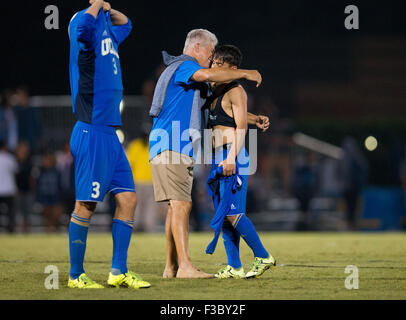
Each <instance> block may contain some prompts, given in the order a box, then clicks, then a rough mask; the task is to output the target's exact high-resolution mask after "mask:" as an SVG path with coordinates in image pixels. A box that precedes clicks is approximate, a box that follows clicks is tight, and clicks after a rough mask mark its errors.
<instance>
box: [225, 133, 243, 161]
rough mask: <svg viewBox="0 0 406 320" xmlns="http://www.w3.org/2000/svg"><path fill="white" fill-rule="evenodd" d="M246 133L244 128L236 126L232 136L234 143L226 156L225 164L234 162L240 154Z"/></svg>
mask: <svg viewBox="0 0 406 320" xmlns="http://www.w3.org/2000/svg"><path fill="white" fill-rule="evenodd" d="M246 133H247V129H246V127H243V126H241V127H239V126H237V128H236V131H235V136H234V141H233V142H232V145H231V148H230V152H229V154H228V156H227V162H229V163H233V162H235V161H236V158H237V155H238V154H239V153H240V151H241V148H242V147H243V145H244V143H245V135H246Z"/></svg>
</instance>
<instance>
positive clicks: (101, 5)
mask: <svg viewBox="0 0 406 320" xmlns="http://www.w3.org/2000/svg"><path fill="white" fill-rule="evenodd" d="M89 3H90V4H91V5H93V4H94V3H98V4H99V6H100V8H101V7H103V6H104V1H103V0H90V1H89Z"/></svg>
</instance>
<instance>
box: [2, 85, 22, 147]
mask: <svg viewBox="0 0 406 320" xmlns="http://www.w3.org/2000/svg"><path fill="white" fill-rule="evenodd" d="M12 97H13V92H12V91H11V90H9V89H6V90H4V91H3V92H2V97H1V106H0V140H2V141H4V142H5V144H6V146H7V149H8V150H10V151H12V152H14V151H15V149H16V148H17V144H18V139H19V137H18V122H17V116H16V113H15V110H14V108H13V103H12Z"/></svg>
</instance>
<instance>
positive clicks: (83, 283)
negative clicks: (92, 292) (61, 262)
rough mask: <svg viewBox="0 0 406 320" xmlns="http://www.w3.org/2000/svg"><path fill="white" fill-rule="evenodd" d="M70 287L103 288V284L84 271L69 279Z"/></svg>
mask: <svg viewBox="0 0 406 320" xmlns="http://www.w3.org/2000/svg"><path fill="white" fill-rule="evenodd" d="M68 288H79V289H103V288H104V287H103V286H102V285H101V284H98V283H97V282H95V281H93V280H92V279H90V278H89V277H88V276H87V275H86V274H84V273H82V274H81V275H80V276H79V277H78V278H76V279H71V277H69V280H68Z"/></svg>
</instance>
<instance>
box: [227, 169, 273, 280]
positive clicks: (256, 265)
mask: <svg viewBox="0 0 406 320" xmlns="http://www.w3.org/2000/svg"><path fill="white" fill-rule="evenodd" d="M241 178H242V180H243V183H242V188H241V189H240V190H238V191H237V192H236V193H235V196H234V197H233V200H232V201H233V203H232V204H233V205H232V209H231V212H232V213H233V211H235V212H240V213H238V214H234V215H232V216H231V215H230V216H228V217H227V219H228V220H229V221H230V222H231V223H232V225H233V227H234V229H235V230H236V231H237V232H238V233H239V234H240V236H241V237H242V238H243V239H244V241H245V242H246V243H247V245H248V246H249V247H250V249H251V250H252V252H253V253H254V262H253V265H252V267H251V269H250V270H249V271H248V272H247V274H246V275H245V278H247V279H248V278H258V277H260V276H261V275H262V274H263V273H264V272H265V271H266V270H268V269H270V268H271V267H273V266H275V265H276V261H275V259H274V257H273V256H272V255H271V254H269V253H268V252H267V250H266V249H265V248H264V246H263V244H262V242H261V239H260V238H259V235H258V233H257V231H256V230H255V227H254V225H253V224H252V222H251V220H250V219H249V218H248V217H247V216H246V215H245V211H246V198H247V187H248V176H247V175H243V176H241Z"/></svg>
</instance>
